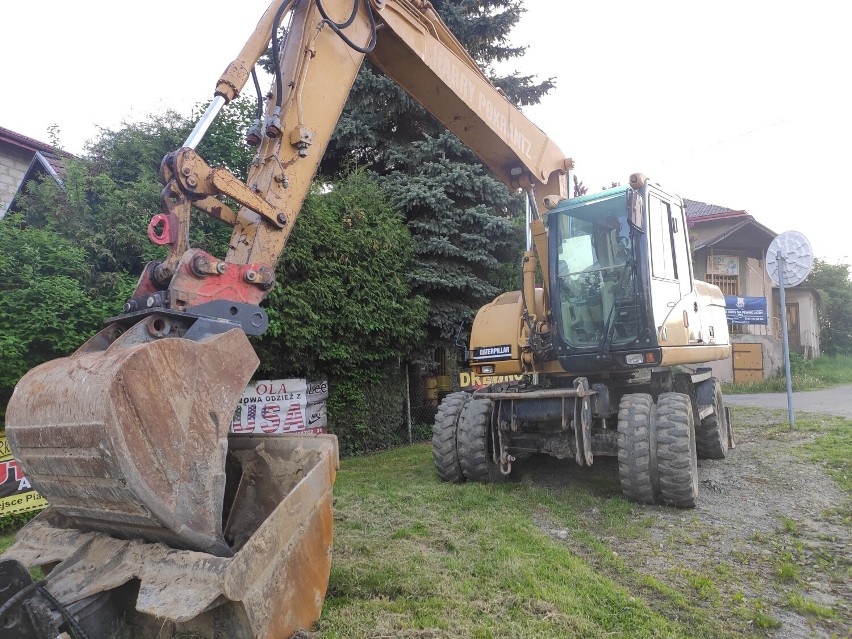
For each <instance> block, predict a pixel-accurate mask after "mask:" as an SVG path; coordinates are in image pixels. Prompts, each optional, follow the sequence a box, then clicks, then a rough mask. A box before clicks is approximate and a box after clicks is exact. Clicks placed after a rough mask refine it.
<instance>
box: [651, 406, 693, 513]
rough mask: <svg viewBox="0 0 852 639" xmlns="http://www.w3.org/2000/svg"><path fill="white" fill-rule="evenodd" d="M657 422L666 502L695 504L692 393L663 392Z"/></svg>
mask: <svg viewBox="0 0 852 639" xmlns="http://www.w3.org/2000/svg"><path fill="white" fill-rule="evenodd" d="M656 425H657V430H656V438H657V473H658V475H659V478H660V497H661V499H662V502H663V503H664V504H666V505H668V506H676V507H677V508H694V507H695V503H696V501H697V500H698V455H697V454H696V449H695V416H694V414H693V412H692V400H691V399H690V397H689V395H686V394H683V393H662V394H661V395H660V397H659V399H658V400H657V421H656Z"/></svg>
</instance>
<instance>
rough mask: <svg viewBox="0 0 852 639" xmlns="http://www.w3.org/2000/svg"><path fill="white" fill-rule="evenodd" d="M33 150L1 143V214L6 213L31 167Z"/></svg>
mask: <svg viewBox="0 0 852 639" xmlns="http://www.w3.org/2000/svg"><path fill="white" fill-rule="evenodd" d="M33 155H35V154H34V153H33V152H32V151H25V150H23V149H20V148H18V147H16V146H13V145H11V144H3V143H0V216H2V215H3V214H5V213H6V209H8V208H9V204H11V202H12V198H13V197H14V196H15V193H17V191H18V187H19V186H20V185H21V181H22V180H23V179H24V175H26V172H27V169H28V168H29V167H30V162H32V159H33Z"/></svg>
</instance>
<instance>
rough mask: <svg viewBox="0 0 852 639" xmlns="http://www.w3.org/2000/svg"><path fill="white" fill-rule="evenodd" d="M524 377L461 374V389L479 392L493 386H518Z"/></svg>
mask: <svg viewBox="0 0 852 639" xmlns="http://www.w3.org/2000/svg"><path fill="white" fill-rule="evenodd" d="M523 379H524V376H523V375H477V374H476V373H474V372H473V371H470V370H466V371H460V372H459V387H460V388H461V389H462V390H477V389H479V388H484V387H485V386H490V385H491V384H517V383H518V382H520V381H522V380H523Z"/></svg>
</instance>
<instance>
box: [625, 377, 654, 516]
mask: <svg viewBox="0 0 852 639" xmlns="http://www.w3.org/2000/svg"><path fill="white" fill-rule="evenodd" d="M653 412H654V400H653V399H652V398H651V396H650V395H646V394H645V393H633V394H630V395H625V396H624V397H622V398H621V402H620V403H619V405H618V475H619V478H620V479H621V492H623V493H624V496H625V497H627V499H629V500H631V501H635V502H638V503H640V504H653V503H654V502H655V501H656V498H657V496H658V493H659V489H658V488H657V489H655V487H654V479H655V475H656V468H655V467H654V465H655V464H654V460H653V458H652V450H653V448H652V442H651V426H652V422H651V420H652V418H653Z"/></svg>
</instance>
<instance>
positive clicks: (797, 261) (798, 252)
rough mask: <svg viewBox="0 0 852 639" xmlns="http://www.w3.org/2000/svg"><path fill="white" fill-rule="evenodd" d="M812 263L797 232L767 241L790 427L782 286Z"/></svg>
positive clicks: (802, 274) (808, 269) (805, 242)
mask: <svg viewBox="0 0 852 639" xmlns="http://www.w3.org/2000/svg"><path fill="white" fill-rule="evenodd" d="M813 264H814V252H813V249H812V248H811V243H810V242H809V241H808V238H806V237H805V236H804V235H802V234H801V233H797V232H796V231H785V232H784V233H782V234H781V235H778V236H777V237H776V238H775V239H774V240H772V242H771V243H770V244H769V249H768V250H767V252H766V270H767V271H768V272H769V277H771V278H772V281H773V282H775V284H777V285H778V291H779V292H780V294H781V295H780V296H781V332H782V333H783V336H782V337H783V345H784V372H785V374H786V377H787V415H788V418H789V420H790V429H791V430H792V429H793V427H794V426H795V420H794V417H793V377H792V374H791V372H790V337H789V335H788V334H787V297H786V294H785V291H784V289H785V288H786V287H788V286H789V287H793V286H798V285H799V284H801V283H802V282H804V281H805V278H807V276H808V275H809V274H810V272H811V268H813Z"/></svg>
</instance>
